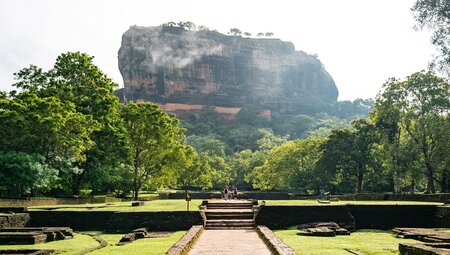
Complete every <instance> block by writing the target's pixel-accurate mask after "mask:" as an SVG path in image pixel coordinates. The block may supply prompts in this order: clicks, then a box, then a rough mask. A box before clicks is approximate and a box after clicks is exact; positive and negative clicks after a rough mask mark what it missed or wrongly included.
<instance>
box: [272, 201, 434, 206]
mask: <svg viewBox="0 0 450 255" xmlns="http://www.w3.org/2000/svg"><path fill="white" fill-rule="evenodd" d="M346 204H354V205H442V203H436V202H420V201H336V202H330V203H329V204H326V203H319V202H317V200H266V205H318V206H327V205H346Z"/></svg>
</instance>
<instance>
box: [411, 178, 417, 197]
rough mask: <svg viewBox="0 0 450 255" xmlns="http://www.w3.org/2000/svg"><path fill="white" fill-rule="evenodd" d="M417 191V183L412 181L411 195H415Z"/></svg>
mask: <svg viewBox="0 0 450 255" xmlns="http://www.w3.org/2000/svg"><path fill="white" fill-rule="evenodd" d="M415 189H416V182H415V181H414V180H412V182H411V190H410V193H411V194H414V191H415Z"/></svg>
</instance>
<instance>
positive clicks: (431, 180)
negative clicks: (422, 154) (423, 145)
mask: <svg viewBox="0 0 450 255" xmlns="http://www.w3.org/2000/svg"><path fill="white" fill-rule="evenodd" d="M425 166H426V168H427V179H428V180H427V191H426V193H428V194H430V193H431V194H434V193H436V189H435V188H434V169H433V166H432V165H431V162H429V161H428V159H427V158H425Z"/></svg>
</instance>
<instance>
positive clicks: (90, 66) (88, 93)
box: [15, 52, 128, 195]
mask: <svg viewBox="0 0 450 255" xmlns="http://www.w3.org/2000/svg"><path fill="white" fill-rule="evenodd" d="M16 78H17V79H18V80H19V81H18V82H17V83H16V84H15V86H16V87H17V88H19V89H23V90H27V91H31V92H36V93H37V94H38V96H39V97H57V98H59V99H60V100H61V101H62V102H64V103H72V104H73V105H75V109H76V111H77V112H79V113H81V114H84V115H86V116H92V118H93V119H94V120H95V121H97V123H98V124H99V125H100V128H98V129H97V130H96V131H95V132H93V133H92V135H91V139H92V140H93V141H94V146H93V147H92V148H90V150H89V151H87V153H86V160H85V161H83V162H81V168H82V169H83V171H80V172H78V173H77V174H74V175H73V176H72V178H73V183H72V186H73V191H72V192H73V194H74V195H78V194H79V190H80V187H81V184H82V182H83V180H84V179H86V177H88V179H90V181H91V182H92V183H94V184H95V183H96V182H97V183H98V180H101V179H100V178H98V177H99V175H102V174H100V173H99V171H106V170H107V169H111V168H114V167H117V166H118V165H119V164H120V163H121V162H123V161H124V160H125V158H126V157H127V153H128V151H127V150H126V148H127V147H126V146H125V136H124V133H125V129H124V127H123V123H122V121H121V119H120V118H119V113H118V105H119V101H118V98H117V97H116V96H114V93H113V92H114V88H115V87H116V84H115V83H114V82H113V81H112V80H111V79H110V78H108V77H107V76H106V75H105V74H104V73H103V72H102V71H101V70H100V69H99V68H98V67H97V66H96V65H94V63H93V57H91V56H89V55H87V54H85V53H80V52H68V53H64V54H61V55H60V56H58V58H57V59H56V62H55V64H54V67H53V68H52V69H51V70H49V71H47V72H44V71H43V70H42V69H41V68H39V67H36V66H30V67H29V68H25V69H22V70H21V71H20V72H18V73H17V74H16ZM96 186H97V185H94V187H93V189H94V190H95V188H96Z"/></svg>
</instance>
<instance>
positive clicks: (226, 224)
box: [203, 199, 257, 230]
mask: <svg viewBox="0 0 450 255" xmlns="http://www.w3.org/2000/svg"><path fill="white" fill-rule="evenodd" d="M255 203H256V205H257V202H254V201H250V200H221V199H212V200H208V201H207V202H206V203H204V204H205V205H206V206H204V208H203V212H204V220H205V229H220V230H224V229H254V228H255V220H254V215H255V213H256V212H255V208H254V204H255Z"/></svg>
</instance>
